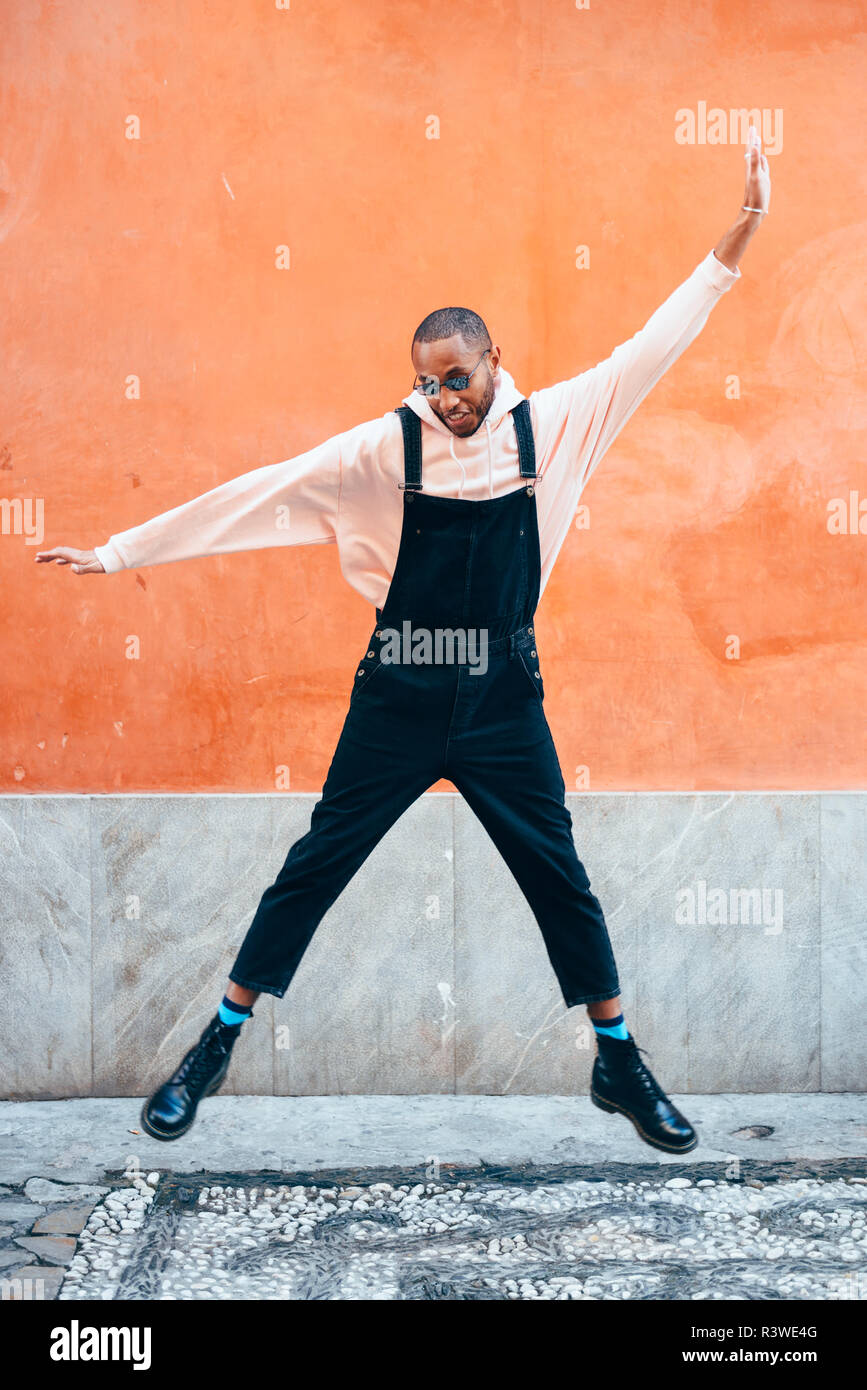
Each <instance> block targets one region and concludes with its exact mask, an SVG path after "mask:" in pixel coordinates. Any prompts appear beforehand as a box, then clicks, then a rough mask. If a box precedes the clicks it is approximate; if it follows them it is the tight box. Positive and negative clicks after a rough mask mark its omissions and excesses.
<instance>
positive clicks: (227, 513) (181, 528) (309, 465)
mask: <svg viewBox="0 0 867 1390" xmlns="http://www.w3.org/2000/svg"><path fill="white" fill-rule="evenodd" d="M341 438H342V436H340V435H335V436H334V437H333V438H331V439H327V440H326V441H325V442H324V443H323V444H320V445H318V446H317V447H316V448H314V449H310V450H309V451H308V452H307V453H304V454H299V455H298V456H297V457H296V458H292V459H286V460H284V461H283V462H282V463H273V464H268V465H267V466H266V467H264V468H256V469H253V470H252V472H249V473H242V474H241V475H240V476H239V477H237V478H232V479H230V480H229V482H226V483H222V484H221V485H220V486H219V487H215V488H213V489H212V490H211V491H210V492H206V493H203V494H202V496H201V497H195V498H193V499H192V501H190V502H184V503H182V504H181V505H180V506H178V507H173V508H172V509H171V510H170V511H167V512H162V513H161V514H160V515H159V516H155V517H152V518H151V520H149V521H144V522H142V524H141V525H139V526H133V527H131V528H130V529H129V530H127V531H121V532H118V533H117V534H116V535H113V536H111V537H110V538H109V540H108V541H106V542H105V544H104V545H98V546H96V547H94V549H93V550H92V551H73V550H71V549H70V548H69V547H66V546H59V547H56V548H55V550H49V551H41V552H40V553H39V554H38V555H37V556H36V560H37V561H42V562H43V563H44V562H47V561H50V560H55V561H57V563H59V564H69V565H71V566H72V568H73V570H74V571H75V572H76V573H79V574H88V573H100V572H102V571H105V572H106V573H108V574H111V573H114V572H115V571H117V570H122V569H139V568H141V567H142V566H144V565H165V564H169V563H170V562H172V561H174V560H189V559H194V558H196V557H198V556H202V555H225V554H228V553H230V552H233V551H240V550H262V549H265V548H267V547H269V546H275V545H319V544H327V543H328V542H331V541H334V540H335V539H336V530H337V510H338V504H339V497H340V476H341V473H340V470H341V453H340V441H341Z"/></svg>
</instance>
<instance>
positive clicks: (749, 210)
mask: <svg viewBox="0 0 867 1390" xmlns="http://www.w3.org/2000/svg"><path fill="white" fill-rule="evenodd" d="M741 209H742V210H743V211H744V212H765V211H766V210H765V208H748V207H747V205H746V203H741Z"/></svg>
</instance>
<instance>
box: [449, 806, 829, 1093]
mask: <svg viewBox="0 0 867 1390" xmlns="http://www.w3.org/2000/svg"><path fill="white" fill-rule="evenodd" d="M567 800H568V805H569V809H570V811H571V812H572V819H573V833H574V838H575V844H576V850H577V852H578V855H579V858H580V859H581V860H582V862H583V864H584V867H585V869H586V870H587V873H588V875H589V878H590V883H591V887H592V889H593V891H594V893H595V894H596V896H597V897H598V898H599V900H600V902H601V903H602V907H603V911H604V912H605V916H606V921H607V922H608V926H609V933H610V935H611V939H612V944H613V947H614V953H615V958H616V960H617V963H618V969H619V972H620V981H621V986H622V1000H623V1008H624V1012H625V1015H626V1018H627V1022H628V1026H629V1028H630V1031H631V1032H632V1033H633V1035H634V1036H635V1037H636V1039H637V1041H638V1042H639V1043H640V1045H641V1046H643V1047H644V1048H646V1050H647V1052H648V1054H649V1055H648V1057H647V1061H648V1063H649V1065H650V1066H651V1068H652V1070H653V1071H654V1073H655V1074H656V1075H657V1077H658V1079H659V1080H660V1081H661V1082H662V1084H663V1085H664V1086H665V1087H666V1089H668V1090H670V1091H674V1092H686V1091H720V1090H722V1091H724V1090H744V1091H752V1090H758V1091H763V1090H778V1091H779V1090H793V1091H798V1090H814V1089H817V1087H818V1085H819V1071H818V1057H819V995H818V948H819V895H818V798H816V797H813V796H789V797H786V796H775V795H774V794H772V793H771V794H769V795H768V796H767V797H765V796H742V797H738V796H730V795H728V794H725V793H722V794H719V795H711V796H705V795H698V794H696V795H695V796H677V795H673V794H672V795H665V794H659V795H655V796H653V797H652V798H650V797H646V796H606V795H604V794H594V795H592V796H579V795H577V794H572V795H570V796H569V797H568V799H567ZM456 827H457V830H456V865H457V869H456V888H455V894H456V904H457V909H456V915H457V927H456V942H457V972H456V973H457V977H458V983H459V1000H460V999H462V998H463V997H464V995H465V994H469V995H470V996H471V997H472V1000H473V1005H472V1008H471V1009H470V1010H468V1011H467V1012H466V1013H464V1012H463V1011H462V1010H461V1008H460V1003H459V1011H458V1017H459V1023H458V1072H457V1075H458V1089H459V1090H469V1091H476V1090H487V1089H488V1088H489V1087H493V1088H494V1089H495V1090H496V1092H497V1093H503V1092H511V1091H515V1090H517V1091H522V1090H527V1091H530V1092H541V1091H544V1090H551V1091H554V1092H557V1093H560V1094H562V1093H570V1092H573V1091H577V1092H581V1091H584V1090H586V1085H587V1082H588V1081H589V1070H590V1067H591V1065H592V1059H593V1053H592V1050H590V1051H588V1050H587V1049H586V1048H583V1047H582V1046H581V1044H582V1041H583V1039H582V1035H581V1024H583V1023H584V1021H585V1020H586V1010H585V1009H584V1008H583V1007H578V1008H574V1009H572V1010H569V1011H566V1010H565V1006H564V1004H563V1001H562V997H561V996H560V994H559V989H558V987H557V986H556V983H555V980H554V977H553V972H552V971H551V970H550V967H549V966H548V964H547V957H546V955H545V953H544V947H543V945H542V940H541V934H540V933H539V932H538V929H537V928H536V926H535V920H534V919H533V917H532V915H531V914H530V912H529V908H528V907H527V905H526V903H525V901H524V899H523V897H522V895H521V894H520V891H519V889H518V888H517V885H516V884H515V882H514V880H513V879H512V878H511V875H510V874H509V873H508V870H507V869H506V868H505V865H504V864H503V863H502V861H501V860H500V859H499V857H498V856H497V854H496V852H495V851H494V849H493V846H492V845H491V844H490V842H489V841H488V839H487V837H486V835H485V832H484V830H483V829H482V827H481V826H480V825H479V823H478V822H477V821H476V820H475V818H474V817H473V816H472V813H471V812H469V810H468V809H467V808H465V807H463V806H460V807H458V808H457V809H456ZM479 883H481V884H482V885H483V891H482V893H481V894H477V885H478V884H479ZM732 890H734V896H733V892H732ZM741 890H745V896H744V895H742V894H741ZM690 892H691V893H692V895H693V901H694V911H693V913H692V915H693V916H694V918H695V920H694V921H692V922H690V921H689V920H688V918H689V916H690V912H689V907H690V898H689V896H688V895H689V893H690ZM702 893H704V899H703V898H702ZM720 894H723V895H724V897H725V899H726V913H725V918H726V920H722V919H723V915H724V914H723V913H722V912H721V911H718V912H717V915H718V916H719V917H720V919H721V920H720V921H719V923H718V924H717V923H715V922H713V920H712V919H713V913H714V908H715V907H717V905H718V904H719V902H720ZM779 895H782V896H781V897H780V896H779ZM479 902H481V903H483V904H484V908H483V909H482V910H480V908H479ZM474 904H475V906H474ZM711 904H712V906H711ZM778 909H780V910H781V912H782V916H781V920H780V923H779V924H778V923H777V915H778ZM473 913H475V916H474V917H473ZM679 919H680V920H679ZM708 919H710V920H708ZM576 1044H577V1046H576Z"/></svg>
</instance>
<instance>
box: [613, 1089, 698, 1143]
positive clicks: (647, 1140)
mask: <svg viewBox="0 0 867 1390" xmlns="http://www.w3.org/2000/svg"><path fill="white" fill-rule="evenodd" d="M590 1099H591V1100H592V1102H593V1104H594V1105H597V1106H598V1107H599V1109H600V1110H605V1111H606V1112H607V1113H608V1114H609V1115H625V1116H626V1118H627V1120H629V1122H630V1124H633V1125H634V1126H635V1128H636V1130H637V1131H638V1133H639V1134H640V1135H641V1137H642V1139H643V1140H644V1142H645V1144H650V1145H651V1147H652V1148H654V1149H662V1151H663V1152H664V1153H669V1154H688V1153H692V1150H693V1149H695V1148H697V1147H698V1135H696V1136H695V1138H694V1139H692V1140H690V1142H689V1143H688V1144H664V1143H663V1142H662V1140H661V1139H652V1138H651V1137H650V1135H649V1134H647V1133H646V1132H645V1131H644V1130H643V1129H642V1128H641V1125H640V1124H639V1123H638V1121H637V1120H636V1119H635V1118H634V1116H632V1115H630V1113H629V1111H628V1110H624V1109H623V1106H622V1105H615V1104H614V1102H613V1101H610V1100H603V1099H602V1097H601V1096H598V1095H597V1094H596V1092H595V1091H594V1090H593V1087H592V1086H591V1088H590Z"/></svg>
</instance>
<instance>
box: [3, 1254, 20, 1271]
mask: <svg viewBox="0 0 867 1390" xmlns="http://www.w3.org/2000/svg"><path fill="white" fill-rule="evenodd" d="M20 1263H21V1251H20V1250H0V1269H7V1268H8V1267H9V1265H15V1264H20Z"/></svg>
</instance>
